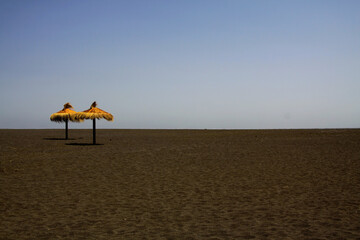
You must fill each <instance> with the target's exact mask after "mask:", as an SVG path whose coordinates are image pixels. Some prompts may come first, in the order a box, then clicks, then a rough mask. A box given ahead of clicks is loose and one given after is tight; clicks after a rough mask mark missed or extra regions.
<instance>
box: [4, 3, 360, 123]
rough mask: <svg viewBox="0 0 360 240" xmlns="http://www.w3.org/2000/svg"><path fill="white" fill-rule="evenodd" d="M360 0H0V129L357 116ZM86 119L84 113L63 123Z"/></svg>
mask: <svg viewBox="0 0 360 240" xmlns="http://www.w3.org/2000/svg"><path fill="white" fill-rule="evenodd" d="M359 12H360V1H355V0H353V1H352V0H345V1H334V0H329V1H325V0H319V1H283V0H279V1H261V0H255V1H235V0H228V1H227V0H225V1H220V0H218V1H216V0H209V1H200V0H193V1H188V0H184V1H171V0H170V1H164V0H152V1H141V0H134V1H111V0H108V1H91V0H89V1H81V0H80V1H42V0H34V1H21V0H19V1H1V2H0V53H1V54H0V101H1V103H2V104H1V106H0V112H1V114H0V129H57V128H59V129H60V128H63V127H64V125H63V124H57V123H54V122H51V121H50V119H49V118H50V115H51V114H52V113H55V112H57V111H59V110H61V109H62V108H63V105H64V104H65V103H66V102H70V103H71V104H72V105H73V106H74V110H75V111H83V110H86V109H88V108H89V107H90V105H91V103H92V102H93V101H97V103H98V107H99V108H101V109H103V110H105V111H107V112H110V113H111V114H113V115H114V122H108V121H106V120H99V121H97V127H98V128H109V129H111V128H116V129H309V128H311V129H326V128H359V127H360V106H359V105H360V94H359V92H360V67H359V66H360V44H359V43H360V14H359ZM69 127H70V129H71V128H73V129H74V128H75V129H76V128H92V123H91V121H85V122H84V123H70V125H69Z"/></svg>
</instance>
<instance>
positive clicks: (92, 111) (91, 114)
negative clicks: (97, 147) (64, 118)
mask: <svg viewBox="0 0 360 240" xmlns="http://www.w3.org/2000/svg"><path fill="white" fill-rule="evenodd" d="M96 106H97V104H96V102H93V104H91V106H90V108H89V109H88V110H85V111H82V112H78V113H76V114H75V115H74V117H75V119H76V120H83V119H92V120H93V144H96V119H100V118H104V119H106V120H108V121H113V119H114V117H113V115H111V114H110V113H108V112H105V111H104V110H102V109H100V108H97V107H96Z"/></svg>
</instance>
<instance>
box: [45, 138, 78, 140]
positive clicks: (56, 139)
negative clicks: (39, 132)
mask: <svg viewBox="0 0 360 240" xmlns="http://www.w3.org/2000/svg"><path fill="white" fill-rule="evenodd" d="M43 139H44V140H75V138H68V139H66V138H43Z"/></svg>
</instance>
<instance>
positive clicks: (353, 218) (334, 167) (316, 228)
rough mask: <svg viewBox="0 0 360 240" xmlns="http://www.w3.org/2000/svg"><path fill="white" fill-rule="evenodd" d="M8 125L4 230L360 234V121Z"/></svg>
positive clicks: (0, 137) (0, 159)
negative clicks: (322, 126) (356, 125)
mask: <svg viewBox="0 0 360 240" xmlns="http://www.w3.org/2000/svg"><path fill="white" fill-rule="evenodd" d="M97 133H98V134H97V137H98V138H97V140H98V142H99V143H101V144H102V145H95V146H93V145H87V143H91V141H92V135H91V134H92V130H90V129H89V130H72V129H70V130H69V135H70V137H71V138H72V139H71V140H67V141H65V140H61V139H59V138H62V137H63V136H64V130H60V129H59V130H0V154H1V155H0V163H1V165H0V184H1V194H0V210H1V219H0V239H16V240H18V239H360V130H356V129H353V130H351V129H350V130H343V129H338V130H336V129H333V130H239V131H213V130H208V131H206V130H98V132H97Z"/></svg>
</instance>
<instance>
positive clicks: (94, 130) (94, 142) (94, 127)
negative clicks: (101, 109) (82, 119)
mask: <svg viewBox="0 0 360 240" xmlns="http://www.w3.org/2000/svg"><path fill="white" fill-rule="evenodd" d="M95 121H96V118H94V119H93V144H94V145H95V144H96V123H95Z"/></svg>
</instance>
